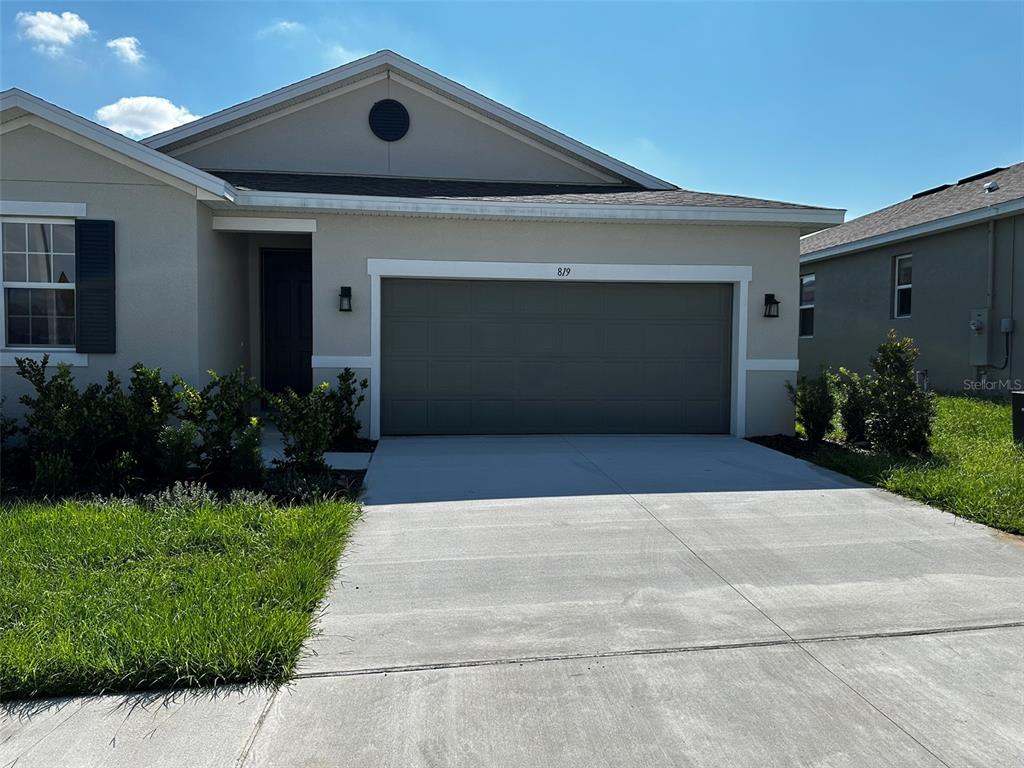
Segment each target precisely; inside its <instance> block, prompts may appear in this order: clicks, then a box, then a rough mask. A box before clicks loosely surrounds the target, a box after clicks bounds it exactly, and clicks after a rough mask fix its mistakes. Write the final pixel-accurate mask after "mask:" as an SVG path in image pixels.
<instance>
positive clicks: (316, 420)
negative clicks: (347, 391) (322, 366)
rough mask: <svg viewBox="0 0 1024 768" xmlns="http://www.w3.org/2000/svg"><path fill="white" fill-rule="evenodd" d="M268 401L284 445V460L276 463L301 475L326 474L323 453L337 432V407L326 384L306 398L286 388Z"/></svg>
mask: <svg viewBox="0 0 1024 768" xmlns="http://www.w3.org/2000/svg"><path fill="white" fill-rule="evenodd" d="M268 399H269V401H270V405H271V407H272V408H273V409H274V410H273V413H272V415H271V417H270V418H271V420H272V421H273V422H274V423H275V424H276V425H277V428H278V429H279V430H281V438H282V440H283V442H284V460H283V461H280V460H278V461H277V462H276V463H278V464H279V465H281V466H283V467H286V468H287V469H290V470H293V471H295V472H299V473H302V474H310V475H312V474H318V473H322V472H326V471H327V469H328V467H327V463H326V462H325V461H324V452H325V451H327V450H328V449H329V448H331V441H332V439H333V438H334V435H335V430H336V428H337V424H336V408H337V404H336V402H335V398H333V397H332V396H331V391H330V387H329V386H328V384H327V382H326V381H325V382H323V383H321V384H319V385H318V386H316V387H313V390H312V391H311V392H310V393H309V394H308V395H300V394H298V393H296V392H295V391H294V390H292V389H291V388H288V389H286V390H285V391H284V392H282V393H281V394H278V395H270V396H269V397H268Z"/></svg>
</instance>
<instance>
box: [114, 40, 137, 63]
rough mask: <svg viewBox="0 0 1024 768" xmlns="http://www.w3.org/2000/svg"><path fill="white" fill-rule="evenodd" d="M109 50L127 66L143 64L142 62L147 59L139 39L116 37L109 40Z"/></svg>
mask: <svg viewBox="0 0 1024 768" xmlns="http://www.w3.org/2000/svg"><path fill="white" fill-rule="evenodd" d="M107 48H109V49H110V50H112V51H113V52H114V55H115V56H117V58H119V59H120V60H121V61H123V62H125V63H126V64H141V63H142V60H143V59H144V58H146V54H145V53H143V52H142V46H141V45H140V44H139V38H137V37H116V38H114V39H113V40H107Z"/></svg>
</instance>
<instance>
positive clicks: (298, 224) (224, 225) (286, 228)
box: [213, 216, 316, 233]
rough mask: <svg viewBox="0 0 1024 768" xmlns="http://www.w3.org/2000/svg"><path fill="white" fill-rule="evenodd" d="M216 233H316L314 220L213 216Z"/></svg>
mask: <svg viewBox="0 0 1024 768" xmlns="http://www.w3.org/2000/svg"><path fill="white" fill-rule="evenodd" d="M213 228H214V229H215V230H217V231H218V232H299V233H309V232H316V219H288V218H278V219H270V218H266V217H262V216H214V217H213Z"/></svg>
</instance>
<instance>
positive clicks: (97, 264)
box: [75, 219, 117, 353]
mask: <svg viewBox="0 0 1024 768" xmlns="http://www.w3.org/2000/svg"><path fill="white" fill-rule="evenodd" d="M75 268H76V271H77V273H78V284H77V297H76V304H77V314H76V324H75V349H76V350H77V351H78V352H97V353H112V352H114V351H115V349H116V337H117V334H116V324H115V321H116V314H115V311H114V310H115V307H114V222H112V221H103V220H99V219H79V220H78V221H77V222H75Z"/></svg>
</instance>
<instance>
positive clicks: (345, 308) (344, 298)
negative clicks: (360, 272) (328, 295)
mask: <svg viewBox="0 0 1024 768" xmlns="http://www.w3.org/2000/svg"><path fill="white" fill-rule="evenodd" d="M338 311H339V312H351V311H352V287H351V286H349V285H343V286H341V290H340V291H338Z"/></svg>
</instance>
